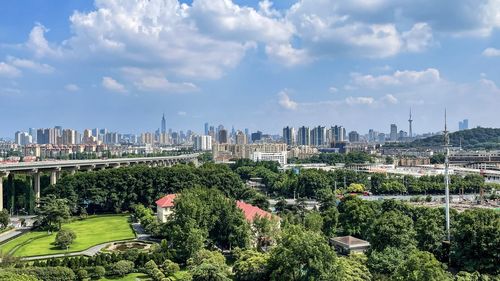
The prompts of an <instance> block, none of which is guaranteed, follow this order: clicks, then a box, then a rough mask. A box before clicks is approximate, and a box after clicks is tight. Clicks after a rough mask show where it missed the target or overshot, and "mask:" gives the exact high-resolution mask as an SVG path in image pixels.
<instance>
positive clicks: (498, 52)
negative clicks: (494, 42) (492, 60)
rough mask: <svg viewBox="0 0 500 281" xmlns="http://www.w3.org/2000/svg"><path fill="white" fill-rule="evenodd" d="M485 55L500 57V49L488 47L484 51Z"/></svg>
mask: <svg viewBox="0 0 500 281" xmlns="http://www.w3.org/2000/svg"><path fill="white" fill-rule="evenodd" d="M483 56H485V57H500V49H495V48H486V49H485V50H484V51H483Z"/></svg>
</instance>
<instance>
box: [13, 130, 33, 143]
mask: <svg viewBox="0 0 500 281" xmlns="http://www.w3.org/2000/svg"><path fill="white" fill-rule="evenodd" d="M15 140H16V144H18V145H27V144H30V143H32V137H31V135H30V134H28V133H26V132H19V131H17V132H16V134H15Z"/></svg>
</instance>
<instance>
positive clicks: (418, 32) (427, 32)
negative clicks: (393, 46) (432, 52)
mask: <svg viewBox="0 0 500 281" xmlns="http://www.w3.org/2000/svg"><path fill="white" fill-rule="evenodd" d="M402 38H403V40H404V41H405V47H406V50H408V51H410V52H422V51H424V50H425V49H427V48H428V47H429V46H430V45H431V44H432V40H433V36H432V29H431V27H430V26H429V24H427V23H424V22H420V23H416V24H415V25H413V27H412V28H411V29H410V30H409V31H406V32H403V34H402Z"/></svg>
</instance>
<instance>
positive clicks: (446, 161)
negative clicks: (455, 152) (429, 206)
mask: <svg viewBox="0 0 500 281" xmlns="http://www.w3.org/2000/svg"><path fill="white" fill-rule="evenodd" d="M446 121H447V120H446V109H445V111H444V148H445V158H444V187H445V213H446V240H447V241H448V243H449V242H450V174H449V173H450V171H449V169H450V159H449V154H450V136H449V133H448V127H447V122H446Z"/></svg>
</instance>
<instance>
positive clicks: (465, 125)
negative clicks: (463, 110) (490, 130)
mask: <svg viewBox="0 0 500 281" xmlns="http://www.w3.org/2000/svg"><path fill="white" fill-rule="evenodd" d="M468 129H469V119H464V120H463V121H459V122H458V130H459V131H463V130H468Z"/></svg>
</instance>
